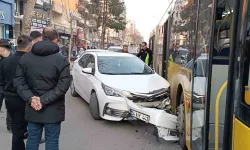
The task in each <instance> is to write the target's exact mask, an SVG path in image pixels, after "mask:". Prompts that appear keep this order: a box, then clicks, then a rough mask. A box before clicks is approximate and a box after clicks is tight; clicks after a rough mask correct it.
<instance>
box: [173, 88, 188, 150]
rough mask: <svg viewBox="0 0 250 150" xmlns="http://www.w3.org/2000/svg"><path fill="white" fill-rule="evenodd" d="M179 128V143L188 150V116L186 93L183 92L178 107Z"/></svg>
mask: <svg viewBox="0 0 250 150" xmlns="http://www.w3.org/2000/svg"><path fill="white" fill-rule="evenodd" d="M176 128H177V130H178V133H179V144H180V146H181V148H182V149H183V150H188V148H187V145H186V118H185V106H184V94H183V92H182V93H181V96H180V105H179V106H178V107H177V127H176Z"/></svg>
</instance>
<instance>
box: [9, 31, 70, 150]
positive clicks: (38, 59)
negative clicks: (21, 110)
mask: <svg viewBox="0 0 250 150" xmlns="http://www.w3.org/2000/svg"><path fill="white" fill-rule="evenodd" d="M58 42H59V36H58V33H57V32H56V30H54V29H53V28H49V27H47V28H45V29H44V30H43V41H41V42H37V43H36V44H35V45H33V47H32V50H31V52H30V53H27V54H25V55H23V57H22V58H21V60H20V61H19V64H18V66H17V69H16V77H15V79H14V87H16V89H17V92H18V94H19V95H20V96H21V97H22V99H23V100H24V101H25V102H26V109H25V111H26V112H25V119H26V120H27V121H28V134H29V136H28V141H27V145H26V149H27V150H38V149H39V143H40V140H41V136H42V132H43V128H45V143H46V149H47V150H49V149H51V150H59V136H60V131H61V122H62V121H64V120H65V94H66V92H67V91H68V88H69V85H70V80H71V79H70V64H69V62H68V60H67V58H66V57H64V56H62V55H61V54H59V53H58V52H59V46H58V45H57V43H58Z"/></svg>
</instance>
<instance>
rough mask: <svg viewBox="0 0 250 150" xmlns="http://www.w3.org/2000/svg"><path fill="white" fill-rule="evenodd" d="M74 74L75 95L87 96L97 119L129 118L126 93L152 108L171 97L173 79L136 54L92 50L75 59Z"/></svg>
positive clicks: (117, 119) (72, 84)
mask: <svg viewBox="0 0 250 150" xmlns="http://www.w3.org/2000/svg"><path fill="white" fill-rule="evenodd" d="M71 74H72V82H71V86H70V89H71V95H72V96H78V95H80V96H81V97H82V98H83V99H84V100H86V101H87V102H88V103H89V109H90V113H91V116H92V117H93V118H94V119H96V120H99V119H105V120H112V121H121V120H122V119H125V118H126V117H127V116H128V114H129V113H130V110H129V108H128V107H127V103H126V100H125V97H126V99H128V100H129V101H130V102H133V103H134V104H136V105H137V106H140V107H148V108H156V107H158V106H159V105H162V103H163V101H166V99H169V94H168V92H169V91H168V90H169V82H168V81H166V80H165V79H164V78H162V77H161V76H159V75H158V74H157V73H155V72H154V71H153V70H152V69H151V68H150V67H148V66H147V65H146V64H145V63H144V62H143V61H141V60H140V59H139V58H137V57H136V56H134V55H132V54H127V53H115V52H107V51H102V50H89V51H86V52H84V53H83V54H82V55H81V56H79V58H78V59H77V60H76V61H75V62H74V64H73V67H72V72H71ZM124 96H125V97H124ZM136 115H139V119H141V118H140V114H136ZM135 117H137V118H138V116H135ZM141 117H142V116H141ZM144 117H145V116H144ZM144 121H147V120H145V118H144Z"/></svg>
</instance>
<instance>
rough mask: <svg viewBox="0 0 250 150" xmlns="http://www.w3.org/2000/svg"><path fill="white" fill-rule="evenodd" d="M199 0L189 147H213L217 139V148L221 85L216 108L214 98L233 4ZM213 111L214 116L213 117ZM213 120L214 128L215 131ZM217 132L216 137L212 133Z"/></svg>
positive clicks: (225, 63)
mask: <svg viewBox="0 0 250 150" xmlns="http://www.w3.org/2000/svg"><path fill="white" fill-rule="evenodd" d="M199 2H200V3H199V5H198V6H199V8H198V10H199V13H198V14H199V15H198V24H197V38H196V48H195V50H196V52H195V54H196V55H195V56H196V57H195V58H196V60H197V63H196V64H195V65H194V71H193V72H194V73H193V74H194V75H193V87H192V119H191V120H192V122H191V123H192V128H191V130H192V136H191V149H192V150H203V149H205V150H207V149H215V139H217V138H219V148H220V149H221V148H222V141H223V131H224V116H225V103H226V93H227V89H226V88H223V90H222V92H221V94H220V103H219V106H220V107H219V109H216V106H217V105H216V104H217V103H216V99H217V98H218V97H217V96H218V92H219V91H220V89H221V87H225V86H224V85H225V84H224V83H225V82H226V81H227V79H228V69H229V54H230V46H229V45H230V44H229V41H230V36H229V33H230V18H231V16H232V9H231V7H233V4H232V3H228V0H218V1H214V0H200V1H199ZM198 60H199V61H198ZM198 62H199V63H198ZM217 112H218V114H219V116H218V118H216V117H215V115H216V114H217ZM204 121H205V122H204ZM216 121H217V122H218V130H215V122H216ZM217 131H218V136H217V135H215V133H217Z"/></svg>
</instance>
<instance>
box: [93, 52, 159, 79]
mask: <svg viewBox="0 0 250 150" xmlns="http://www.w3.org/2000/svg"><path fill="white" fill-rule="evenodd" d="M97 61H98V69H99V72H100V73H102V74H111V75H140V74H153V73H154V72H153V70H152V69H151V68H149V67H148V66H147V65H146V64H145V63H144V62H143V61H141V60H140V59H139V58H137V57H124V56H98V59H97Z"/></svg>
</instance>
